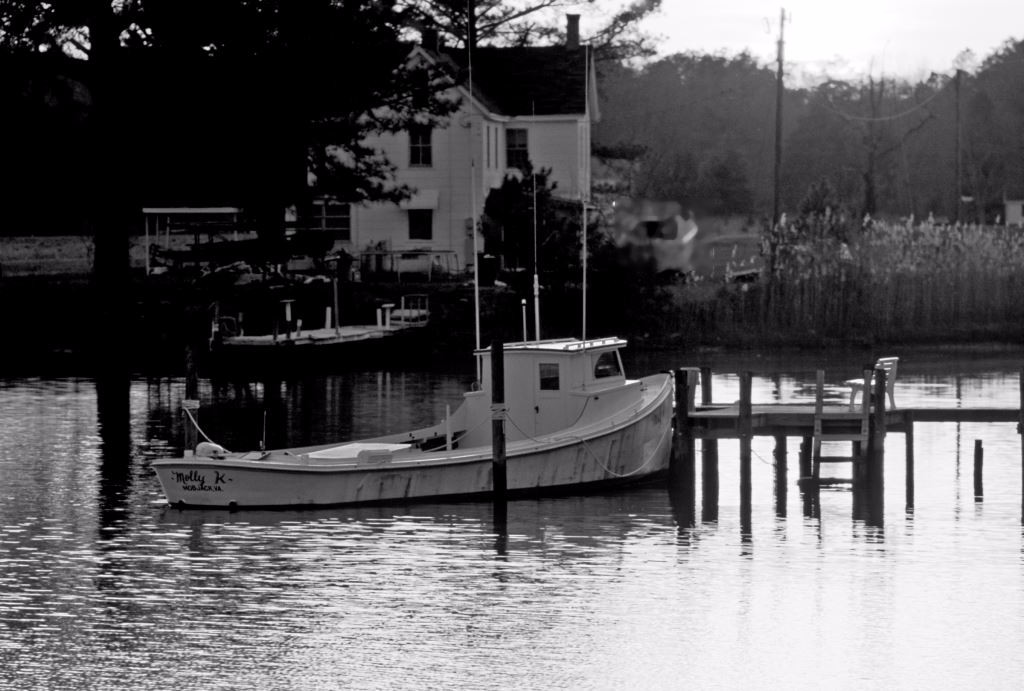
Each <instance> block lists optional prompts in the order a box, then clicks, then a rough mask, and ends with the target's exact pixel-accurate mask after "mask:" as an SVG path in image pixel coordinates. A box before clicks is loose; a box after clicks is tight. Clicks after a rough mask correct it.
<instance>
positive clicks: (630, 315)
mask: <svg viewBox="0 0 1024 691" xmlns="http://www.w3.org/2000/svg"><path fill="white" fill-rule="evenodd" d="M754 244H757V245H759V249H758V252H759V254H760V257H759V262H760V263H761V265H762V268H761V271H760V274H759V277H758V278H757V280H754V281H751V282H734V281H731V280H729V279H728V273H729V272H728V271H727V270H726V271H722V269H721V266H719V267H718V268H717V273H716V269H715V267H714V266H712V265H711V264H709V263H708V262H707V259H706V257H705V258H703V260H702V257H701V251H700V249H699V251H698V252H697V253H695V260H694V263H695V265H701V266H702V267H703V268H702V271H701V272H700V273H697V272H691V273H690V274H689V275H685V276H684V275H674V276H665V275H655V274H653V273H652V270H651V269H650V268H649V267H643V266H635V265H631V264H628V263H626V264H624V263H623V262H621V261H619V262H618V263H612V262H610V261H607V254H606V261H605V262H604V263H603V265H602V262H600V261H595V264H596V265H597V268H596V270H595V272H594V273H593V274H592V277H591V281H590V284H589V286H590V288H589V291H588V292H589V293H590V296H589V297H588V301H589V303H590V305H591V306H590V314H589V318H588V321H589V323H588V333H590V334H592V335H593V334H598V333H615V334H617V335H621V336H624V337H626V338H628V339H630V341H631V344H632V345H633V346H634V347H635V348H641V349H646V350H664V349H672V350H680V351H686V352H693V353H712V352H729V351H750V350H756V349H769V350H772V351H778V350H822V349H842V350H850V351H851V352H854V351H857V350H870V349H878V348H890V349H891V348H893V347H897V346H904V347H911V346H912V347H935V348H944V349H949V350H950V351H953V350H963V349H968V350H972V351H973V350H980V351H985V352H994V351H1000V350H1002V351H1007V350H1013V349H1019V348H1020V347H1021V346H1022V344H1024V272H1022V268H1024V230H1022V229H1019V228H1008V227H1002V226H995V227H993V226H977V225H948V224H938V223H934V222H930V221H926V222H923V223H917V222H914V221H913V219H908V220H906V221H903V222H897V223H893V222H880V221H870V220H868V221H865V222H863V223H855V224H851V223H850V222H849V220H848V219H845V218H840V217H837V216H833V215H831V214H830V213H827V212H826V213H821V214H812V215H809V216H805V217H801V218H799V219H797V220H796V221H793V222H792V223H787V224H784V225H780V226H777V227H776V228H774V229H773V230H772V231H770V232H765V233H760V234H757V233H754V234H750V235H749V236H746V237H737V238H735V244H734V247H740V248H742V251H741V252H740V253H739V254H740V255H741V256H746V257H748V259H749V257H750V256H751V254H752V251H751V246H752V245H754ZM90 245H91V240H90V239H89V238H84V237H75V236H58V237H53V236H51V237H41V238H35V239H32V240H29V239H27V238H24V237H22V238H17V237H14V238H12V237H7V238H2V239H0V248H2V249H3V252H2V253H0V257H2V260H0V261H2V262H3V274H2V279H0V300H2V301H3V304H4V305H5V307H6V310H7V314H8V324H10V325H11V326H12V328H11V331H10V333H11V334H12V335H13V338H11V339H10V340H9V341H8V344H9V346H10V350H12V351H13V352H12V354H13V355H14V356H15V357H14V358H12V359H13V361H14V366H12V365H10V364H9V365H8V367H6V368H5V369H7V370H10V371H15V372H18V371H19V370H22V369H25V370H32V368H33V363H38V362H40V361H47V360H53V359H56V360H58V361H59V360H69V361H74V362H76V363H78V364H76V366H73V367H72V368H71V369H73V370H76V371H77V370H80V369H81V367H80V366H79V365H80V363H81V362H82V359H81V358H82V356H84V355H94V356H95V355H97V354H98V353H101V352H102V347H103V346H102V344H103V343H104V342H105V341H109V339H115V338H116V339H122V340H124V341H127V342H128V344H129V346H130V348H131V350H132V352H134V353H135V354H136V355H137V357H135V358H133V360H134V362H133V368H134V369H136V370H137V371H148V370H150V369H154V368H155V369H160V370H165V369H166V370H170V371H174V370H175V369H177V367H176V365H177V363H179V362H180V361H181V357H180V352H181V350H180V349H183V348H184V345H185V343H186V342H187V341H188V337H187V336H186V334H191V338H192V339H193V340H195V339H196V338H197V335H198V334H202V332H203V330H204V329H206V330H208V324H209V320H208V318H207V317H206V316H204V314H203V312H204V310H202V309H200V310H199V312H200V314H199V316H198V318H197V312H196V309H195V308H194V307H193V308H192V309H191V310H190V309H189V305H190V304H191V305H207V306H208V305H209V304H210V303H209V301H210V300H211V299H213V300H216V299H218V298H217V297H216V296H214V295H213V294H212V293H211V292H210V291H208V290H204V289H197V288H196V286H195V285H192V284H191V281H190V280H184V279H179V278H176V277H173V276H170V275H166V274H165V275H163V276H153V277H151V278H150V279H149V280H146V279H145V278H144V277H143V274H142V268H143V266H144V255H143V248H142V240H141V238H138V239H133V242H132V246H133V248H132V257H131V262H132V267H133V269H134V270H135V272H134V276H135V279H134V280H133V288H132V290H133V293H134V294H133V296H132V297H133V298H134V301H133V303H132V304H133V305H134V307H133V313H132V314H130V315H127V316H126V319H125V322H124V324H123V327H124V328H123V329H122V330H120V331H119V333H116V334H97V333H95V330H94V328H93V327H91V326H90V324H89V315H90V314H91V313H92V312H93V309H92V308H91V301H92V300H93V299H94V297H93V296H94V295H95V294H96V293H95V288H94V286H93V283H92V280H91V277H90V275H89V261H90V260H91V252H90V251H89V247H90ZM710 247H716V248H717V249H718V250H719V251H721V248H722V238H721V237H716V236H712V237H710V238H705V242H704V244H703V247H702V248H701V249H703V250H704V251H706V250H707V249H708V248H710ZM603 251H604V252H605V253H608V252H611V251H612V250H611V248H610V247H605V248H603ZM600 254H601V252H595V258H597V257H598V255H600ZM725 254H726V255H729V254H731V255H732V256H736V254H737V253H736V251H732V252H731V253H730V252H725ZM619 255H620V259H621V252H619ZM702 261H703V264H702ZM750 263H751V264H753V260H752V259H751V260H750ZM592 266H593V265H592ZM709 267H710V268H709ZM154 279H155V280H154ZM556 284H557V281H555V280H552V281H550V282H549V287H548V288H547V289H546V290H545V291H544V292H545V294H544V295H543V296H542V315H543V317H544V323H545V325H546V326H545V329H546V332H545V333H544V334H543V335H544V336H545V337H555V336H565V335H570V334H574V333H576V332H578V331H579V328H580V313H579V304H580V300H579V297H580V296H579V286H578V285H577V284H575V283H573V284H563V285H556ZM517 288H518V290H517ZM346 291H347V292H346V296H347V297H346V299H347V308H348V309H347V312H348V314H350V315H358V316H357V321H358V318H359V317H362V316H363V314H364V313H365V316H366V317H367V318H368V317H369V316H370V315H372V314H373V306H374V305H376V304H377V303H379V302H380V301H382V300H385V299H394V298H395V297H396V296H398V295H400V294H402V293H408V292H430V293H431V307H432V311H433V313H434V316H435V319H436V321H437V324H438V325H437V326H436V327H435V328H432V329H431V332H430V334H429V338H431V339H432V340H431V350H432V351H433V354H434V355H436V356H442V355H444V354H445V353H446V352H447V353H449V354H453V353H461V352H463V351H465V350H466V349H467V348H468V347H470V346H471V344H472V322H473V320H472V315H471V304H472V300H471V297H470V296H469V292H470V290H469V286H468V284H467V283H466V282H462V283H454V284H453V283H445V284H442V283H402V284H397V285H396V284H385V283H372V282H366V283H358V284H348V285H347V288H346ZM521 292H522V287H521V286H510V287H508V288H493V289H488V290H486V291H485V300H484V301H483V302H484V309H485V314H484V315H483V318H482V323H483V325H484V330H485V332H489V334H488V338H490V337H493V336H500V337H502V338H506V339H508V340H518V339H520V338H521V337H522V334H521V331H520V316H521V311H520V306H519V302H520V299H521V297H524V296H522V295H520V293H521ZM527 297H528V296H527ZM310 321H312V319H311V320H310ZM531 321H532V317H531ZM204 337H205V336H204ZM435 341H436V342H435ZM97 348H99V350H96V349H97ZM19 362H20V363H22V364H24V365H25V367H24V368H22V367H18V366H17V363H19ZM161 364H163V365H167V367H163V366H161Z"/></svg>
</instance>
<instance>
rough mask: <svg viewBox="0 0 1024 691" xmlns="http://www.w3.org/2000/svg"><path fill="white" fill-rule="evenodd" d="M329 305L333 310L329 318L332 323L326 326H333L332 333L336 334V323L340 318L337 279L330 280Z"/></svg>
mask: <svg viewBox="0 0 1024 691" xmlns="http://www.w3.org/2000/svg"><path fill="white" fill-rule="evenodd" d="M331 305H332V307H333V308H334V309H333V310H331V317H332V320H333V323H332V324H328V326H333V327H334V333H335V334H337V333H338V323H339V322H338V318H339V317H340V316H341V315H339V314H338V279H337V278H332V279H331Z"/></svg>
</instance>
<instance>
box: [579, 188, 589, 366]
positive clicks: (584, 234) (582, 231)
mask: <svg viewBox="0 0 1024 691" xmlns="http://www.w3.org/2000/svg"><path fill="white" fill-rule="evenodd" d="M580 206H582V207H583V219H582V220H583V227H582V228H581V229H580V235H581V236H582V238H583V242H582V245H583V247H582V248H581V249H580V251H581V252H582V253H583V350H586V349H587V200H586V199H584V198H583V193H582V191H581V192H580Z"/></svg>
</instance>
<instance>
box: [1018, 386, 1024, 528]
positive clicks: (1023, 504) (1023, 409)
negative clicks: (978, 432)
mask: <svg viewBox="0 0 1024 691" xmlns="http://www.w3.org/2000/svg"><path fill="white" fill-rule="evenodd" d="M1017 388H1018V389H1019V390H1020V403H1019V405H1020V408H1018V410H1017V434H1019V435H1020V487H1021V492H1020V509H1021V523H1022V524H1024V368H1022V369H1021V371H1020V379H1019V382H1018V384H1017Z"/></svg>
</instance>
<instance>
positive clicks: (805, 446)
mask: <svg viewBox="0 0 1024 691" xmlns="http://www.w3.org/2000/svg"><path fill="white" fill-rule="evenodd" d="M813 444H814V440H813V439H812V438H811V437H804V438H803V439H802V440H801V441H800V478H801V479H803V478H809V477H810V476H811V447H812V445H813Z"/></svg>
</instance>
